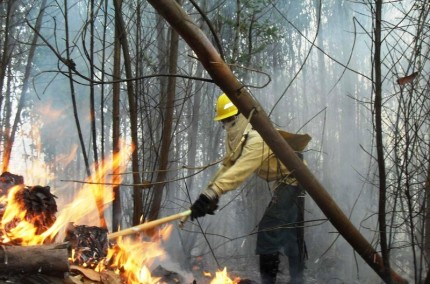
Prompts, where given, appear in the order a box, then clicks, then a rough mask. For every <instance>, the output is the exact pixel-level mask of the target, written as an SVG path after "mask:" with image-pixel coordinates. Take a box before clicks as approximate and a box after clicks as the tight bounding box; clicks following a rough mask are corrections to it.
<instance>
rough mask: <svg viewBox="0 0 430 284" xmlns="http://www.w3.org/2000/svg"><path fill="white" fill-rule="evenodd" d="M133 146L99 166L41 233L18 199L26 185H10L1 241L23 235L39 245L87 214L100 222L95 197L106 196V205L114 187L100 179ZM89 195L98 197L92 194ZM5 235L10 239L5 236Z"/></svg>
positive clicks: (22, 238) (26, 241)
mask: <svg viewBox="0 0 430 284" xmlns="http://www.w3.org/2000/svg"><path fill="white" fill-rule="evenodd" d="M131 150H132V149H130V148H125V147H124V148H123V149H122V150H121V151H120V152H119V153H117V154H115V155H114V156H113V157H111V158H110V159H109V160H108V161H111V162H110V163H107V162H106V163H103V166H102V167H100V168H99V169H98V173H97V177H91V178H89V180H88V182H89V183H86V184H84V186H83V187H82V189H81V190H80V191H79V192H78V193H77V195H76V196H75V197H74V198H73V202H71V203H69V204H66V205H64V206H62V207H61V208H62V210H61V211H60V212H59V213H58V216H57V217H56V220H55V222H54V224H53V225H52V226H50V227H49V228H47V230H45V231H44V232H42V233H41V234H39V232H38V229H40V228H36V227H35V226H34V225H33V224H34V223H35V222H32V220H26V218H25V216H26V213H27V212H26V210H25V209H24V208H22V205H20V204H19V203H18V202H17V201H16V198H15V195H16V194H17V192H19V190H20V189H22V186H15V187H13V188H11V189H9V193H8V198H7V201H6V209H5V211H4V214H3V217H2V219H1V223H0V229H1V230H2V232H3V236H2V238H3V239H0V241H1V242H3V243H7V242H9V241H10V240H15V239H19V240H20V243H21V244H22V245H38V244H43V243H44V242H45V240H53V239H54V238H55V237H62V236H61V235H58V234H59V232H60V231H61V230H62V229H64V227H65V226H66V225H67V224H68V223H79V222H80V221H82V220H83V219H84V218H85V219H86V220H88V222H90V223H95V222H97V218H98V213H97V210H96V208H97V206H96V205H95V200H102V202H103V206H105V205H107V204H110V203H111V202H112V201H113V194H112V190H110V189H108V188H106V187H105V186H101V185H100V182H101V181H102V180H107V178H106V177H107V176H108V175H109V174H110V171H111V169H112V168H113V167H115V166H119V165H120V164H121V163H122V161H123V159H122V158H123V156H124V155H126V154H127V153H130V151H131ZM89 196H93V197H94V198H89ZM36 224H37V223H36ZM5 236H7V238H8V239H5Z"/></svg>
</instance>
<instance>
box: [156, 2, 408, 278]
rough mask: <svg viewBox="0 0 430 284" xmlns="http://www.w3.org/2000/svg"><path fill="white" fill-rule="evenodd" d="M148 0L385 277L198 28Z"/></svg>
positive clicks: (167, 5)
mask: <svg viewBox="0 0 430 284" xmlns="http://www.w3.org/2000/svg"><path fill="white" fill-rule="evenodd" d="M148 2H149V3H150V4H151V5H152V6H153V7H154V8H155V9H156V10H157V11H158V13H160V14H161V15H162V16H163V17H164V18H165V19H166V20H167V21H168V22H169V23H170V24H171V25H172V26H173V27H174V28H175V30H176V31H177V32H178V33H179V34H180V35H181V36H182V37H183V38H184V39H185V41H186V42H187V43H188V45H189V46H190V47H191V48H192V49H193V51H194V52H195V53H196V55H197V56H198V58H199V59H200V62H201V63H202V64H203V66H204V67H205V69H206V70H207V71H208V73H209V74H210V76H211V77H212V79H213V80H214V81H215V83H216V84H217V85H218V86H220V88H221V89H222V90H223V91H224V92H225V93H226V94H227V95H228V97H229V98H230V99H231V100H232V102H233V103H234V104H235V105H236V106H237V107H238V109H239V111H240V112H241V113H243V114H244V115H245V116H249V115H250V114H251V113H252V114H253V116H252V118H251V124H252V126H253V127H254V129H256V130H257V131H258V132H259V133H260V135H261V136H262V137H263V139H264V141H265V142H266V143H267V144H268V146H269V147H270V148H271V149H272V150H273V152H274V153H275V155H276V156H277V157H278V158H279V159H280V160H281V162H282V163H284V164H285V165H286V166H287V167H288V168H289V169H291V170H292V171H294V173H295V177H296V178H297V180H298V181H299V182H300V183H301V184H302V185H303V186H304V188H305V189H306V190H307V191H308V193H309V195H310V196H311V197H312V198H313V199H314V200H315V202H316V204H317V205H318V206H319V207H320V208H321V210H322V212H323V213H324V214H325V215H326V216H327V217H328V219H329V220H330V222H331V223H332V224H333V226H334V227H335V228H336V229H337V230H338V231H339V233H340V234H341V235H342V236H343V237H344V238H345V240H347V241H348V242H349V243H350V244H351V246H352V247H353V248H354V249H355V250H356V251H357V253H359V254H360V255H361V256H362V257H363V259H364V260H365V261H366V262H367V263H368V265H369V266H370V267H371V268H372V269H373V270H374V271H375V272H376V273H377V274H378V275H379V276H380V277H381V278H383V279H385V278H386V269H385V267H384V263H383V262H382V259H381V256H380V255H379V254H378V252H377V251H376V250H375V249H374V248H373V247H372V246H371V244H370V243H369V242H368V241H367V240H366V239H365V238H364V237H363V236H362V235H361V233H360V232H359V231H358V230H357V228H355V227H354V226H353V224H352V223H351V221H350V220H349V219H348V217H347V216H346V215H345V214H344V213H343V212H342V210H341V209H340V208H339V206H338V205H337V204H336V203H335V202H334V200H333V199H332V198H331V197H330V195H329V194H328V192H327V191H326V190H325V188H324V187H323V186H322V185H321V184H320V183H319V182H318V180H317V179H316V178H315V177H314V175H313V174H312V173H311V172H310V171H309V169H308V168H307V167H306V165H304V163H303V162H302V161H301V159H300V158H299V157H298V156H297V155H296V153H295V152H294V151H293V149H292V148H291V147H290V146H289V145H288V143H287V142H286V141H285V140H284V139H283V138H282V136H281V135H280V134H279V132H278V131H277V130H276V128H275V127H274V126H273V124H272V123H271V122H270V120H269V118H268V117H267V114H266V113H265V111H264V110H263V109H262V107H261V106H260V104H259V103H258V102H257V101H255V100H254V99H253V97H252V96H251V94H250V93H249V92H248V91H247V90H246V89H245V88H244V86H243V85H242V84H241V83H240V82H239V80H238V79H237V78H236V77H235V75H234V74H233V73H232V72H231V70H230V68H229V67H228V65H227V64H226V63H225V62H224V61H223V60H222V59H221V57H220V55H219V54H218V52H217V51H216V49H215V48H214V47H213V45H212V44H211V42H210V41H209V40H208V38H207V37H206V36H205V35H204V34H203V33H202V31H201V30H200V29H199V28H198V27H197V25H196V24H195V23H194V22H193V20H192V19H191V18H190V17H189V16H188V15H187V14H186V13H185V12H184V11H183V10H182V8H181V7H180V6H179V5H178V3H176V2H175V1H173V0H148ZM390 272H391V277H392V279H393V280H395V282H396V283H406V281H405V280H404V279H403V278H402V277H400V276H399V275H398V274H396V273H395V272H394V271H390Z"/></svg>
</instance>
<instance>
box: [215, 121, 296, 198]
mask: <svg viewBox="0 0 430 284" xmlns="http://www.w3.org/2000/svg"><path fill="white" fill-rule="evenodd" d="M239 131H240V130H239ZM227 148H228V147H227ZM227 150H228V149H227ZM226 157H227V158H226V159H225V160H224V163H223V166H222V167H221V168H220V170H219V171H218V172H217V174H216V175H215V177H214V179H213V180H212V182H211V183H210V184H209V185H208V187H209V188H211V189H212V190H214V191H215V192H216V193H217V194H218V196H220V195H222V194H224V193H225V192H228V191H230V190H234V189H236V188H237V187H239V186H240V185H241V184H242V183H243V182H244V181H245V180H246V179H247V178H248V177H250V176H251V175H252V174H254V173H255V174H256V175H257V176H259V177H260V178H262V179H264V180H266V181H268V182H271V181H278V182H286V183H290V184H295V183H297V181H296V180H295V179H294V178H292V177H291V175H290V172H289V170H288V169H287V168H286V167H285V166H284V165H283V164H282V163H281V162H280V161H279V160H278V159H277V158H276V157H275V154H274V153H273V152H272V151H271V150H270V148H269V146H268V145H267V144H266V143H265V142H264V140H263V138H262V137H261V136H260V134H259V133H258V132H257V131H256V130H254V129H252V127H251V125H250V124H248V125H247V127H246V129H245V131H244V133H243V138H242V140H241V141H240V142H239V145H237V147H235V149H233V150H232V151H230V152H229V151H228V152H227V155H226Z"/></svg>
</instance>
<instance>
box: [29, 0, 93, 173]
mask: <svg viewBox="0 0 430 284" xmlns="http://www.w3.org/2000/svg"><path fill="white" fill-rule="evenodd" d="M67 3H68V2H67V0H64V7H65V9H64V20H65V29H66V31H65V33H66V56H67V59H66V60H67V62H71V59H70V43H69V19H68V13H67V7H68V6H67V5H68V4H67ZM37 33H38V32H37ZM67 67H68V77H69V85H70V96H71V99H72V105H73V116H74V118H75V124H76V129H77V132H78V136H79V142H80V144H81V151H82V156H83V158H84V163H85V170H86V173H87V176H88V177H89V176H91V171H90V164H89V161H88V156H87V150H86V148H85V143H84V138H83V136H82V131H81V123H80V121H79V115H78V107H77V104H76V96H75V86H74V82H73V72H72V71H73V70H72V67H71V65H68V66H67Z"/></svg>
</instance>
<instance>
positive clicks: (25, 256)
mask: <svg viewBox="0 0 430 284" xmlns="http://www.w3.org/2000/svg"><path fill="white" fill-rule="evenodd" d="M68 247H69V245H68V244H67V243H62V244H49V245H36V246H9V245H1V246H0V275H10V274H14V273H23V274H24V273H44V274H51V275H64V273H66V272H69V269H70V267H69V260H68Z"/></svg>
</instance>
